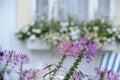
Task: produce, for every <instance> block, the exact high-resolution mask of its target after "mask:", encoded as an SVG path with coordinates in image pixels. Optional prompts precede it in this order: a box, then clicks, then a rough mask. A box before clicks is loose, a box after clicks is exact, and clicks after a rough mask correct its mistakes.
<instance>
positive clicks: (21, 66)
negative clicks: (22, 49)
mask: <svg viewBox="0 0 120 80" xmlns="http://www.w3.org/2000/svg"><path fill="white" fill-rule="evenodd" d="M22 69H23V60H22V61H21V64H20V75H19V80H22Z"/></svg>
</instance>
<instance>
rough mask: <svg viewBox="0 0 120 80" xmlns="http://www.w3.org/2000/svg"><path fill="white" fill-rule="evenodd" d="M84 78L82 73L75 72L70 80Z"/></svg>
mask: <svg viewBox="0 0 120 80" xmlns="http://www.w3.org/2000/svg"><path fill="white" fill-rule="evenodd" d="M82 76H83V74H82V72H81V71H75V72H74V73H73V76H72V77H71V79H70V80H81V79H82Z"/></svg>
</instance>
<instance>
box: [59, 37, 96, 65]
mask: <svg viewBox="0 0 120 80" xmlns="http://www.w3.org/2000/svg"><path fill="white" fill-rule="evenodd" d="M58 49H59V50H58V51H59V53H60V54H62V55H66V56H72V57H77V56H78V55H79V54H83V55H85V56H86V59H87V62H88V63H89V62H90V61H91V60H92V59H91V57H93V56H95V54H96V51H97V47H96V44H95V43H94V42H93V41H92V40H88V39H87V38H83V37H81V38H80V40H76V41H74V42H73V43H72V42H70V41H67V40H63V41H62V42H61V43H60V45H59V47H58Z"/></svg>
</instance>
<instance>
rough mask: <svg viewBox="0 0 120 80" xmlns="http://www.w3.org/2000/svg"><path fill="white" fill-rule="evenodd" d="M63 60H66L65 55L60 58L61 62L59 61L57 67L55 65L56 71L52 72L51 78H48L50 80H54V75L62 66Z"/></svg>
mask: <svg viewBox="0 0 120 80" xmlns="http://www.w3.org/2000/svg"><path fill="white" fill-rule="evenodd" d="M65 58H66V55H64V56H63V57H62V58H61V60H60V61H59V63H58V65H57V67H56V69H55V70H54V72H53V74H52V77H51V78H50V80H53V79H54V76H55V75H56V73H57V72H58V71H59V70H60V68H61V67H62V64H63V62H64V60H65Z"/></svg>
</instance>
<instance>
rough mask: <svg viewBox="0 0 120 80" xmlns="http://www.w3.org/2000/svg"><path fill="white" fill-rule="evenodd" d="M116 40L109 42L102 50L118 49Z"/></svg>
mask: <svg viewBox="0 0 120 80" xmlns="http://www.w3.org/2000/svg"><path fill="white" fill-rule="evenodd" d="M116 49H117V46H116V42H112V43H108V44H106V45H104V46H103V47H102V48H101V51H116Z"/></svg>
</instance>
